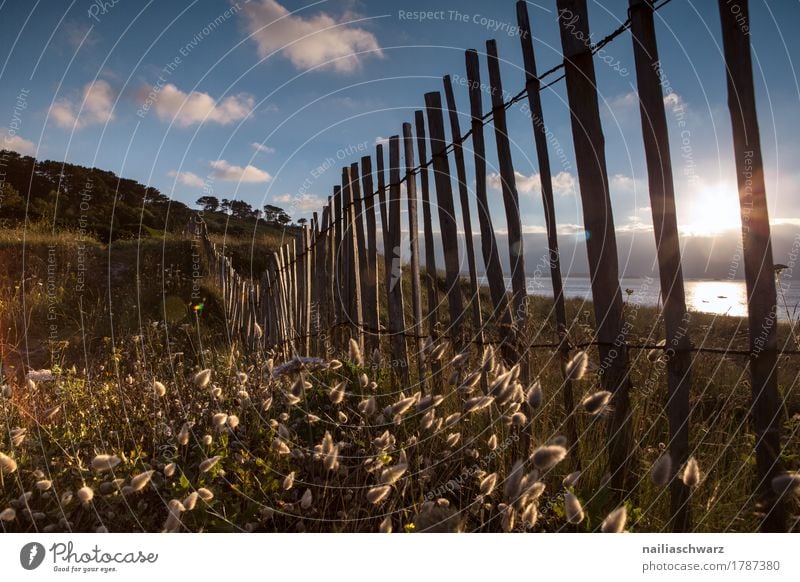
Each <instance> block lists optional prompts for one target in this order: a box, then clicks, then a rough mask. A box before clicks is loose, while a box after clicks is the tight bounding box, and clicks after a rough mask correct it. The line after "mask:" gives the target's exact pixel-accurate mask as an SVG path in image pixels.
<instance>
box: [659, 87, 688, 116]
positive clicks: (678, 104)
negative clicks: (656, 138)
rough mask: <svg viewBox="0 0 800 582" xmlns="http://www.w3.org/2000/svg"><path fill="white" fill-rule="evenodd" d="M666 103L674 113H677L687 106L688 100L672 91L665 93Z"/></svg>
mask: <svg viewBox="0 0 800 582" xmlns="http://www.w3.org/2000/svg"><path fill="white" fill-rule="evenodd" d="M664 105H665V106H666V107H668V108H669V109H670V110H671V111H672V112H673V113H677V112H679V111H681V110H682V109H683V108H684V107H686V102H685V101H684V100H683V97H681V96H680V95H678V94H677V93H675V92H674V91H673V92H672V93H669V94H667V95H664Z"/></svg>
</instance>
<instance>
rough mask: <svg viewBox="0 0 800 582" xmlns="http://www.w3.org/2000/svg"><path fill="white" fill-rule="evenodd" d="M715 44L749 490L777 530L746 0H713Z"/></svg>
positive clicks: (759, 167) (771, 341)
mask: <svg viewBox="0 0 800 582" xmlns="http://www.w3.org/2000/svg"><path fill="white" fill-rule="evenodd" d="M719 13H720V17H721V20H722V44H723V48H724V54H725V67H726V72H727V78H728V109H729V110H730V115H731V126H732V128H733V151H734V153H735V155H736V181H737V183H738V185H739V204H740V206H741V214H742V243H743V254H744V272H745V279H746V282H747V324H748V330H749V336H750V376H751V380H752V391H753V404H752V408H751V413H752V418H753V426H754V428H755V433H756V465H757V467H758V480H759V481H758V485H757V493H758V496H759V504H758V505H759V510H760V511H761V512H763V514H764V518H763V520H762V522H761V529H762V530H763V531H765V532H767V531H768V532H779V531H785V521H786V510H785V503H784V502H783V501H782V497H779V496H778V495H776V492H775V491H773V489H772V479H773V478H774V477H775V476H776V475H778V474H779V473H780V472H781V471H782V467H781V460H780V453H781V448H780V430H781V423H782V422H783V409H782V406H781V398H780V394H779V393H778V381H777V375H776V366H777V348H778V335H777V331H778V330H777V300H776V291H775V265H774V263H773V261H772V243H771V241H770V227H769V213H768V210H767V194H766V185H765V184H764V166H763V160H762V157H761V137H760V135H759V129H758V115H757V111H756V96H755V90H754V88H753V63H752V57H751V55H750V15H749V7H748V2H747V0H724V1H723V0H720V2H719Z"/></svg>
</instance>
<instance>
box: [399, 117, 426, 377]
mask: <svg viewBox="0 0 800 582" xmlns="http://www.w3.org/2000/svg"><path fill="white" fill-rule="evenodd" d="M403 146H404V150H405V161H406V194H407V196H408V245H409V247H410V251H411V261H410V269H411V273H410V275H411V314H412V319H411V321H412V324H413V330H414V341H413V343H412V345H413V346H414V351H415V352H416V358H417V370H418V372H419V383H420V385H423V384H424V382H425V355H424V353H423V347H424V343H423V341H422V292H421V290H420V280H419V225H418V221H417V176H416V174H415V173H414V138H413V136H412V135H411V124H410V123H404V124H403Z"/></svg>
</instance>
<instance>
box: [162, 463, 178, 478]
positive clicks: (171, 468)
mask: <svg viewBox="0 0 800 582" xmlns="http://www.w3.org/2000/svg"><path fill="white" fill-rule="evenodd" d="M177 467H178V466H177V465H176V464H175V463H169V464H167V465H164V477H172V476H173V475H174V474H175V469H177Z"/></svg>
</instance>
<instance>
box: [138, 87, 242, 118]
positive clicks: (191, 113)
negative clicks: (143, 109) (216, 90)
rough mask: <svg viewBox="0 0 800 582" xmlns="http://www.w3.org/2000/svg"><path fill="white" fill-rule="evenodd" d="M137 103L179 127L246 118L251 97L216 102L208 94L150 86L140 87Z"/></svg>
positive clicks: (230, 97) (233, 97) (234, 96)
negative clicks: (148, 107) (148, 106)
mask: <svg viewBox="0 0 800 582" xmlns="http://www.w3.org/2000/svg"><path fill="white" fill-rule="evenodd" d="M154 95H155V97H153V96H154ZM138 100H139V104H140V105H148V104H150V103H151V102H152V107H153V109H155V112H156V115H158V118H159V119H161V120H162V121H173V120H174V122H175V124H177V125H178V126H180V127H188V126H190V125H192V124H195V123H204V122H209V121H213V122H215V123H219V124H221V125H227V124H228V123H233V122H234V121H239V120H240V119H244V118H245V117H247V116H248V115H250V113H251V112H252V111H253V105H254V101H253V98H252V97H251V96H250V95H246V94H244V93H240V94H239V95H231V96H229V97H226V98H225V99H223V100H222V101H217V100H215V99H214V98H213V97H212V96H211V95H209V94H208V93H202V92H200V91H192V92H191V93H185V92H184V91H181V90H180V89H178V88H177V87H176V86H175V85H173V84H172V83H167V84H166V85H164V87H162V88H161V90H159V89H158V88H157V87H151V86H145V87H142V89H141V90H140V91H139V95H138Z"/></svg>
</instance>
